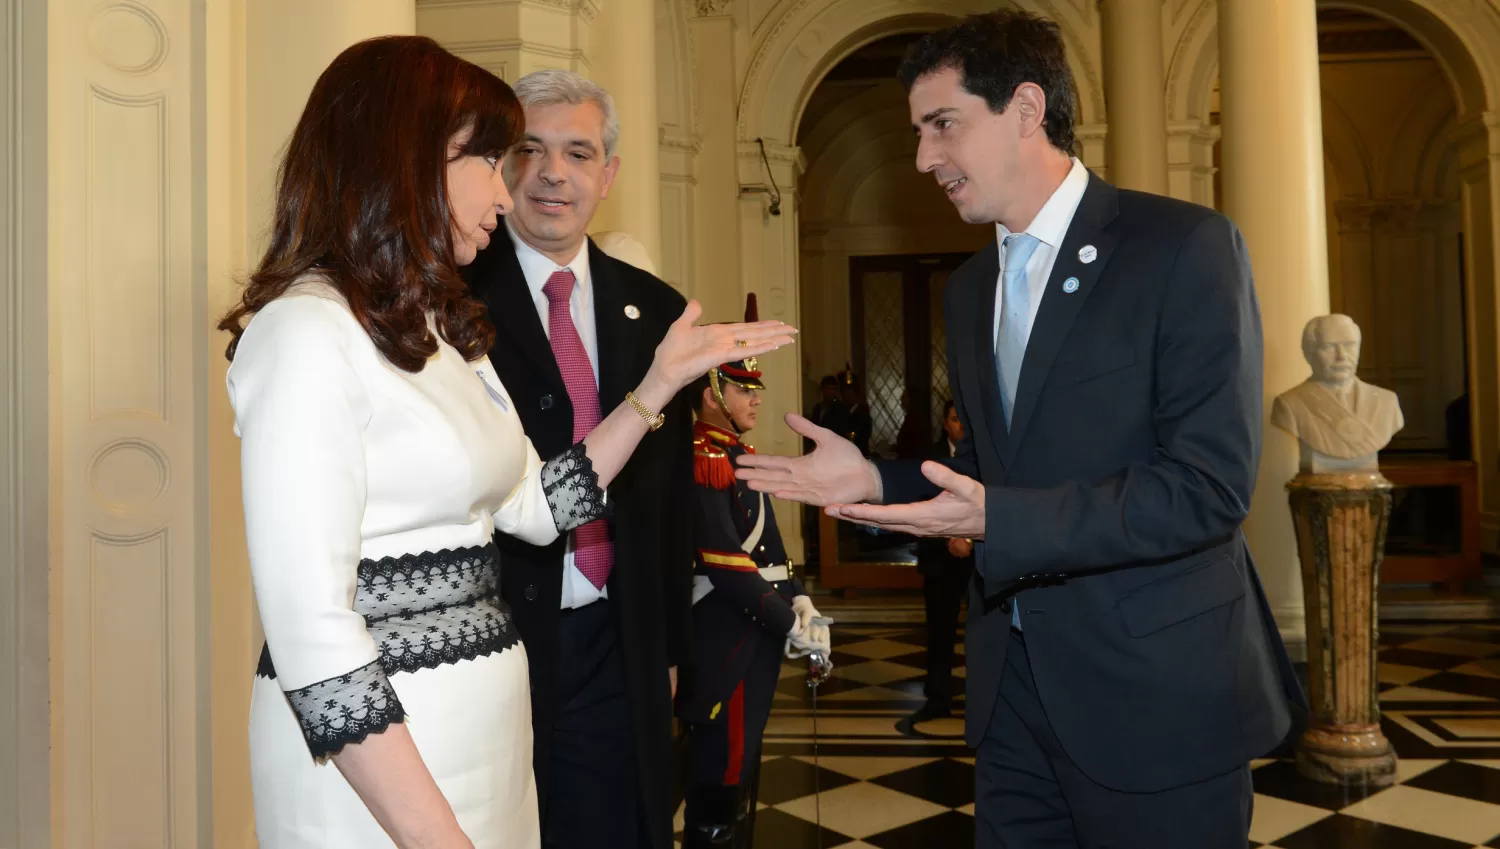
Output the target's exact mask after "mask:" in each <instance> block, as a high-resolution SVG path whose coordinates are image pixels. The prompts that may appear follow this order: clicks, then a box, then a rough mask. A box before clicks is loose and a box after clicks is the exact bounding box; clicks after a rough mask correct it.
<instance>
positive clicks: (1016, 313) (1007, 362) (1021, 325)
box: [995, 233, 1041, 430]
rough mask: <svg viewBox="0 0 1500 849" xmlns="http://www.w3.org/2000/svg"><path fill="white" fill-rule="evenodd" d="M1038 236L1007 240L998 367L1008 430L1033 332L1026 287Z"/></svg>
mask: <svg viewBox="0 0 1500 849" xmlns="http://www.w3.org/2000/svg"><path fill="white" fill-rule="evenodd" d="M1039 244H1041V242H1039V241H1037V238H1036V237H1035V236H1031V235H1028V234H1026V233H1012V234H1011V235H1009V236H1006V237H1005V273H1004V274H1002V275H1001V283H1002V284H1003V285H1004V291H1005V295H1004V303H1003V304H1002V307H1003V309H1004V312H1003V313H1001V315H1000V333H999V334H998V336H997V338H996V339H995V366H996V367H997V368H998V369H999V372H1000V404H1001V407H1002V408H1003V409H1004V410H1005V427H1006V429H1007V430H1009V429H1010V419H1011V414H1012V413H1013V412H1014V411H1015V407H1016V384H1017V383H1018V382H1019V381H1020V379H1021V362H1022V361H1023V360H1025V359H1026V337H1027V336H1029V335H1030V332H1031V327H1030V324H1031V287H1030V286H1028V285H1026V263H1027V261H1028V260H1030V259H1031V254H1032V253H1033V252H1035V251H1036V248H1037V245H1039Z"/></svg>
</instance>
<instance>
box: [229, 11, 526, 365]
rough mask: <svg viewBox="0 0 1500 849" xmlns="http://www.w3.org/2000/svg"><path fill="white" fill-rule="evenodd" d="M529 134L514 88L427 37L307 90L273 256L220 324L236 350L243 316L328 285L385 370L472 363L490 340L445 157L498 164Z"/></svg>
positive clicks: (354, 53) (348, 54) (359, 49)
mask: <svg viewBox="0 0 1500 849" xmlns="http://www.w3.org/2000/svg"><path fill="white" fill-rule="evenodd" d="M524 125H525V117H524V113H523V112H522V109H521V104H520V102H519V101H517V100H516V95H515V93H514V92H513V91H511V89H510V86H508V85H506V84H505V83H504V82H502V81H501V80H500V79H499V78H498V77H496V76H495V75H493V74H491V73H490V72H488V71H486V70H484V69H483V68H480V67H479V66H478V65H474V64H472V63H470V62H466V61H464V60H462V59H460V58H458V57H457V56H454V55H453V54H452V53H449V52H448V51H446V50H444V49H443V48H442V47H440V46H438V44H437V42H435V41H433V40H432V39H430V38H423V37H420V36H387V37H382V38H374V39H370V40H368V41H362V42H360V43H358V44H355V45H354V46H352V47H350V48H349V49H347V50H345V51H344V52H343V53H341V54H339V56H338V58H336V59H334V60H333V63H332V64H331V65H329V66H328V69H327V70H325V71H324V72H323V74H322V76H320V77H319V78H318V81H317V83H316V84H315V85H314V86H313V90H312V94H311V95H309V96H308V98H307V106H306V108H304V109H303V110H302V117H301V119H300V120H298V122H297V128H296V130H294V131H293V133H292V138H291V141H290V142H289V143H288V145H287V151H286V158H285V159H284V160H283V161H282V164H281V170H280V174H279V177H278V180H277V185H276V205H275V212H274V214H273V220H272V224H271V233H270V244H269V245H268V246H267V248H266V253H265V256H264V257H262V258H261V260H260V264H259V265H258V266H257V267H256V269H255V271H254V273H253V274H251V275H250V282H249V285H247V286H246V287H245V291H244V294H243V295H242V297H241V299H240V302H239V304H238V305H236V306H235V308H234V309H232V310H230V311H229V313H228V314H227V315H225V316H224V318H223V320H222V321H220V322H219V329H220V330H227V331H229V332H230V333H231V334H233V336H234V338H233V339H232V340H231V341H230V343H229V350H228V351H227V356H228V357H229V358H230V359H231V360H232V359H234V350H235V346H236V345H238V344H239V340H240V334H241V333H242V332H243V331H244V322H245V321H246V319H247V317H248V316H250V315H253V314H254V313H255V312H257V311H259V310H260V309H261V308H263V307H264V306H265V305H266V304H268V303H270V302H271V301H273V300H275V299H276V298H277V297H279V296H281V295H282V293H284V292H286V290H287V287H289V286H291V285H292V283H294V282H296V281H297V279H298V278H300V277H303V276H304V275H308V274H316V275H318V276H321V277H323V278H326V279H327V280H328V281H329V282H330V283H332V284H333V286H334V287H335V288H337V289H338V291H339V292H340V293H341V294H342V295H343V296H344V299H345V300H346V301H348V303H349V308H350V310H352V311H353V313H354V317H355V318H356V319H358V320H359V323H360V324H361V325H363V326H364V329H365V332H366V333H368V334H370V339H371V341H373V342H374V343H375V347H376V348H378V349H379V350H380V353H381V354H382V355H384V356H385V358H386V359H387V360H390V361H391V363H393V364H394V365H396V366H397V367H399V368H402V369H405V370H406V371H409V372H418V371H421V370H422V366H423V365H424V364H425V363H426V361H427V359H428V358H429V357H431V356H432V355H433V353H435V352H436V351H437V340H436V339H434V338H433V337H432V334H431V333H430V332H429V331H428V328H427V316H426V314H427V312H428V311H429V310H431V311H432V312H433V313H434V314H435V316H436V319H437V328H438V332H439V333H440V334H441V335H442V337H443V339H444V340H445V341H447V342H448V344H450V345H452V346H453V347H454V348H456V349H458V351H459V352H460V353H461V354H463V356H464V358H465V359H470V360H472V359H476V358H478V357H480V356H483V355H485V354H486V353H488V352H489V348H490V343H491V342H492V341H493V340H494V337H495V330H494V328H493V327H492V326H490V323H489V322H488V321H487V320H486V319H485V314H484V306H483V305H482V304H480V303H479V302H478V301H476V300H475V299H473V298H472V297H470V296H469V292H468V289H467V287H466V286H465V285H464V282H463V279H462V278H460V277H459V274H458V267H457V264H456V263H455V261H454V256H453V233H452V224H451V213H450V212H449V209H448V180H447V173H448V172H447V164H448V162H449V157H448V147H449V144H450V142H451V140H452V139H453V137H454V136H456V135H458V134H459V133H460V132H461V131H463V130H465V129H472V131H473V132H472V133H471V134H470V136H469V139H468V141H467V143H465V144H464V146H463V148H462V149H461V150H460V151H459V156H494V157H500V156H502V155H504V153H505V152H506V151H507V150H508V149H509V148H510V147H511V146H512V145H514V144H515V143H516V141H517V140H519V139H520V137H521V133H522V130H523V129H524Z"/></svg>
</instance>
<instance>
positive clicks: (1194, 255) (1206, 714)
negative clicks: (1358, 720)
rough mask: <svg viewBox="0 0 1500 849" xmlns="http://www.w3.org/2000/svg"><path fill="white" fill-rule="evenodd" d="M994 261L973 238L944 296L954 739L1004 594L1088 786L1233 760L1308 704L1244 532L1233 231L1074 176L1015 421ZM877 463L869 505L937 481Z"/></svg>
mask: <svg viewBox="0 0 1500 849" xmlns="http://www.w3.org/2000/svg"><path fill="white" fill-rule="evenodd" d="M1085 246H1092V247H1093V249H1094V250H1093V251H1084V252H1082V255H1080V251H1081V249H1083V248H1084V247H1085ZM1091 253H1092V254H1093V257H1092V261H1090V262H1085V261H1084V257H1085V256H1089V255H1090V254H1091ZM998 276H999V259H998V248H997V246H996V245H995V244H994V243H991V244H990V245H989V246H987V247H986V248H984V249H983V250H981V251H980V252H979V253H977V254H975V255H974V256H973V257H972V258H971V259H970V260H969V261H968V262H966V263H965V264H964V265H963V266H962V267H961V268H959V269H958V271H956V272H955V273H954V274H953V275H952V277H950V278H949V282H948V286H947V290H946V293H945V296H944V315H945V319H946V321H947V328H948V373H949V375H950V380H951V386H952V389H953V398H954V402H955V403H956V405H957V407H958V414H959V418H960V419H961V420H962V421H963V423H964V431H965V433H966V434H967V436H966V437H965V439H964V442H963V444H962V445H960V447H959V452H958V456H957V457H956V458H954V459H953V460H951V461H948V462H949V464H950V465H952V466H953V467H954V468H955V469H957V470H959V471H962V472H963V473H964V474H967V475H969V476H971V477H974V478H976V479H977V480H979V481H981V482H982V483H983V484H984V486H985V514H986V515H985V537H986V538H985V540H984V542H983V543H981V544H979V545H978V546H977V547H976V551H975V556H976V563H975V579H974V582H973V585H972V587H971V590H970V601H969V611H970V614H969V620H968V626H967V628H968V632H967V660H968V679H967V687H968V693H967V703H966V704H967V708H966V711H967V735H966V736H967V738H968V742H969V744H970V745H973V746H977V745H978V744H979V741H980V740H981V739H982V738H983V737H984V733H985V729H986V727H987V725H988V724H989V719H990V714H991V712H992V710H993V708H994V705H995V701H996V697H997V694H998V692H999V689H1000V675H1001V671H1002V670H1003V669H1004V657H1005V651H1006V648H1007V645H1008V642H1009V631H1010V624H1011V605H1012V604H1016V605H1019V606H1020V608H1021V624H1022V628H1023V629H1024V634H1025V645H1026V651H1027V654H1028V656H1029V658H1030V661H1031V667H1032V670H1033V673H1034V676H1035V679H1036V687H1037V692H1038V695H1039V697H1040V699H1041V702H1042V705H1043V707H1044V709H1045V710H1046V713H1047V716H1048V718H1049V720H1050V721H1051V724H1052V726H1053V728H1054V730H1055V732H1056V734H1057V737H1058V739H1059V740H1060V741H1061V743H1062V746H1063V748H1064V749H1065V750H1066V751H1067V753H1068V756H1069V757H1070V758H1071V759H1072V760H1073V761H1074V763H1076V764H1077V766H1078V767H1079V768H1080V769H1081V770H1082V771H1083V772H1084V773H1085V774H1087V775H1088V776H1089V777H1090V778H1092V779H1093V780H1094V781H1096V782H1098V783H1099V784H1102V785H1104V786H1106V787H1110V788H1114V789H1117V790H1122V791H1131V792H1151V791H1157V790H1162V789H1166V788H1170V787H1176V786H1181V785H1184V784H1187V783H1191V782H1194V781H1198V780H1201V779H1203V778H1207V777H1209V776H1213V775H1217V774H1221V773H1223V772H1226V771H1228V770H1230V769H1233V768H1236V767H1238V766H1242V765H1243V764H1245V762H1246V761H1248V760H1250V759H1251V758H1255V757H1258V756H1260V755H1262V754H1264V753H1266V752H1268V751H1270V750H1271V749H1273V748H1275V747H1276V746H1277V745H1278V744H1279V743H1280V742H1281V741H1282V740H1283V738H1284V737H1285V736H1286V735H1287V733H1288V730H1289V728H1290V725H1291V720H1292V717H1293V714H1294V713H1302V712H1305V706H1306V699H1305V696H1304V695H1303V692H1302V689H1301V685H1300V684H1299V683H1298V681H1297V679H1296V676H1295V675H1294V673H1293V670H1292V666H1291V663H1290V661H1289V659H1288V658H1287V655H1286V650H1285V647H1284V646H1283V645H1282V642H1281V639H1280V636H1279V634H1278V632H1277V630H1276V626H1275V622H1274V621H1273V620H1272V617H1271V612H1270V608H1269V606H1268V605H1267V603H1266V599H1265V594H1264V591H1263V589H1262V587H1261V583H1260V580H1259V577H1258V576H1257V574H1256V571H1255V568H1254V565H1253V564H1252V563H1251V560H1250V552H1249V548H1248V547H1247V545H1246V543H1245V539H1244V536H1243V534H1242V533H1241V530H1240V524H1241V523H1242V522H1243V521H1244V519H1245V516H1246V514H1247V512H1248V510H1249V507H1250V493H1251V490H1252V489H1253V488H1254V486H1255V474H1256V470H1257V467H1258V463H1259V458H1260V448H1261V427H1262V423H1261V422H1262V397H1261V396H1262V384H1261V380H1262V348H1261V344H1262V343H1261V327H1260V313H1259V305H1258V303H1257V300H1256V296H1255V287H1254V283H1253V281H1252V279H1251V274H1250V262H1249V256H1248V254H1247V252H1246V249H1245V243H1244V240H1243V238H1242V237H1241V235H1240V233H1239V230H1238V229H1237V228H1236V227H1235V226H1234V224H1233V223H1232V222H1231V221H1230V220H1229V219H1228V218H1226V217H1224V216H1223V215H1220V214H1218V213H1216V212H1214V211H1213V210H1211V209H1207V208H1205V207H1201V206H1196V205H1193V204H1189V203H1184V202H1181V201H1176V200H1172V199H1169V198H1164V197H1160V196H1156V195H1150V194H1143V193H1138V192H1132V191H1124V190H1120V189H1116V188H1115V187H1113V186H1111V185H1109V184H1108V183H1105V182H1104V181H1102V180H1100V179H1099V178H1098V177H1097V176H1094V175H1092V174H1091V175H1090V179H1089V184H1088V188H1087V190H1086V191H1085V193H1084V196H1083V199H1082V202H1081V203H1080V204H1079V207H1078V210H1077V212H1076V213H1075V215H1074V218H1073V222H1072V224H1071V226H1070V227H1069V228H1068V232H1067V235H1066V237H1065V238H1064V240H1063V244H1062V246H1061V249H1060V251H1059V253H1058V257H1057V260H1056V263H1055V265H1054V266H1053V269H1052V273H1051V276H1050V277H1049V279H1048V281H1047V284H1046V289H1045V294H1044V295H1043V297H1042V301H1041V305H1040V307H1039V310H1038V312H1037V316H1036V320H1035V322H1034V323H1033V326H1032V331H1031V336H1030V339H1029V340H1028V343H1027V347H1026V356H1025V360H1024V361H1023V363H1022V367H1021V374H1020V378H1019V383H1018V386H1017V390H1016V402H1015V404H1016V406H1015V412H1014V415H1013V418H1012V423H1011V426H1010V427H1009V429H1007V427H1006V423H1005V417H1004V413H1003V411H1002V409H1001V405H1000V393H999V382H998V381H999V378H998V373H997V370H996V365H995V360H994V355H993V353H992V352H993V350H994V343H993V331H992V328H993V316H994V309H995V289H996V281H997V280H998ZM1075 278H1076V288H1075V287H1074V285H1073V284H1072V283H1071V282H1069V281H1070V280H1072V279H1075ZM1065 283H1067V284H1068V285H1067V286H1065V285H1064V284H1065ZM1069 289H1072V290H1073V291H1071V292H1070V291H1068V290H1069ZM880 468H881V474H882V481H883V486H884V490H885V500H886V501H887V502H891V503H896V502H904V501H914V500H920V499H925V498H929V497H932V496H933V495H934V494H935V493H936V490H935V489H934V488H933V487H932V486H931V484H929V483H927V482H926V480H925V479H924V478H923V477H922V476H921V474H920V472H919V471H917V469H918V465H917V464H915V463H900V462H889V463H882V464H880ZM1279 484H1280V481H1269V482H1267V485H1270V486H1277V485H1279Z"/></svg>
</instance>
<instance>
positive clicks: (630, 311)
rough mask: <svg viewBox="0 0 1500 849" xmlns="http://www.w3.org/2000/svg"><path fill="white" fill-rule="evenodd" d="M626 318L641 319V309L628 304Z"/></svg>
mask: <svg viewBox="0 0 1500 849" xmlns="http://www.w3.org/2000/svg"><path fill="white" fill-rule="evenodd" d="M625 317H626V318H630V319H636V318H640V317H641V310H640V307H637V306H636V305H635V304H627V305H626V306H625Z"/></svg>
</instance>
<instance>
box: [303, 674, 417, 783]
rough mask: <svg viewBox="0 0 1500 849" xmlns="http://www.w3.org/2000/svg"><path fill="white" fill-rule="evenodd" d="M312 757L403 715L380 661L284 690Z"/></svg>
mask: <svg viewBox="0 0 1500 849" xmlns="http://www.w3.org/2000/svg"><path fill="white" fill-rule="evenodd" d="M286 697H287V700H288V701H290V702H291V704H292V711H293V712H294V713H296V714H297V721H298V722H299V723H301V725H302V734H303V736H304V737H306V738H307V748H308V749H309V750H311V751H312V756H313V757H314V758H315V759H320V758H324V757H327V756H329V755H333V754H337V753H338V751H339V750H340V749H343V748H344V747H345V746H347V745H348V744H350V743H358V742H360V741H361V740H363V739H365V738H366V737H368V736H369V735H371V734H374V733H376V732H379V731H384V730H385V729H386V728H388V727H390V726H391V725H392V724H393V723H397V722H401V721H402V720H403V719H405V718H406V711H405V710H404V709H403V708H402V707H401V700H400V699H399V698H397V697H396V691H395V690H394V689H392V688H391V683H390V681H388V680H387V679H386V675H385V669H384V668H383V667H382V666H381V665H380V661H378V660H376V661H372V662H371V663H367V664H365V665H364V666H361V667H360V668H358V669H356V670H354V671H353V672H349V673H347V674H344V675H340V676H338V677H337V678H329V679H328V680H326V681H319V682H318V683H316V684H312V685H309V686H306V687H303V688H301V689H300V690H291V691H288V692H287V694H286Z"/></svg>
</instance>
